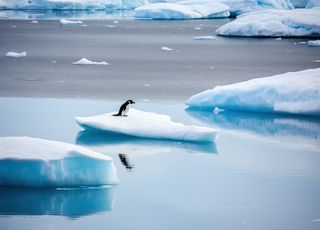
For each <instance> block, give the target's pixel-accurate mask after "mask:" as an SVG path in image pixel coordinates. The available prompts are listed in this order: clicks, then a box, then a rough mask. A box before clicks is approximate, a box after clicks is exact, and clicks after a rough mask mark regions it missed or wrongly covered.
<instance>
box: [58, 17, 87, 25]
mask: <svg viewBox="0 0 320 230" xmlns="http://www.w3.org/2000/svg"><path fill="white" fill-rule="evenodd" d="M60 24H61V25H77V24H82V21H80V20H67V19H64V18H63V19H61V20H60Z"/></svg>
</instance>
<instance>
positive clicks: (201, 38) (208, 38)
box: [193, 35, 216, 40]
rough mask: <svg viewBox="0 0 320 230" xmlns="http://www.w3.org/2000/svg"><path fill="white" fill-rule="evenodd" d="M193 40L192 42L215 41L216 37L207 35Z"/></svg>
mask: <svg viewBox="0 0 320 230" xmlns="http://www.w3.org/2000/svg"><path fill="white" fill-rule="evenodd" d="M193 39H194V40H215V39H216V37H214V36H210V35H207V36H198V37H194V38H193Z"/></svg>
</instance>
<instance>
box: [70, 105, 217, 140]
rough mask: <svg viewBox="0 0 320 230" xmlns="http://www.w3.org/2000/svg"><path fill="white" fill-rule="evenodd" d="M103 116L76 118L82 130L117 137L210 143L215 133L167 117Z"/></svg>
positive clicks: (137, 114) (134, 112) (133, 113)
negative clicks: (119, 135) (98, 131)
mask: <svg viewBox="0 0 320 230" xmlns="http://www.w3.org/2000/svg"><path fill="white" fill-rule="evenodd" d="M113 114H115V113H106V114H102V115H97V116H91V117H76V121H77V123H78V124H79V125H81V126H82V127H83V128H85V129H89V130H90V129H93V130H100V131H106V132H113V133H120V134H124V135H129V136H135V137H143V138H152V139H168V140H180V141H198V142H213V141H214V139H215V136H216V130H214V129H210V128H206V127H200V126H194V125H191V126H187V125H184V124H181V123H177V122H173V121H171V118H170V117H169V116H167V115H163V114H157V113H151V112H144V111H140V110H137V109H130V112H129V116H128V117H122V116H116V117H115V116H112V115H113Z"/></svg>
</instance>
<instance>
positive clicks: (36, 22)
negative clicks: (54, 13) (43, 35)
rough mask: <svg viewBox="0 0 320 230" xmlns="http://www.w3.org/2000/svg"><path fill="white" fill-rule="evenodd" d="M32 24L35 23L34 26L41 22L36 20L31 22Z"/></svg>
mask: <svg viewBox="0 0 320 230" xmlns="http://www.w3.org/2000/svg"><path fill="white" fill-rule="evenodd" d="M31 23H33V24H38V23H39V21H36V20H34V21H31Z"/></svg>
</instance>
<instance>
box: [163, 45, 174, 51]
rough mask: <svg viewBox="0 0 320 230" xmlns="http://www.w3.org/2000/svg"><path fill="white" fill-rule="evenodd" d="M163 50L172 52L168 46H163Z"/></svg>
mask: <svg viewBox="0 0 320 230" xmlns="http://www.w3.org/2000/svg"><path fill="white" fill-rule="evenodd" d="M161 50H163V51H172V49H171V48H169V47H166V46H162V48H161Z"/></svg>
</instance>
